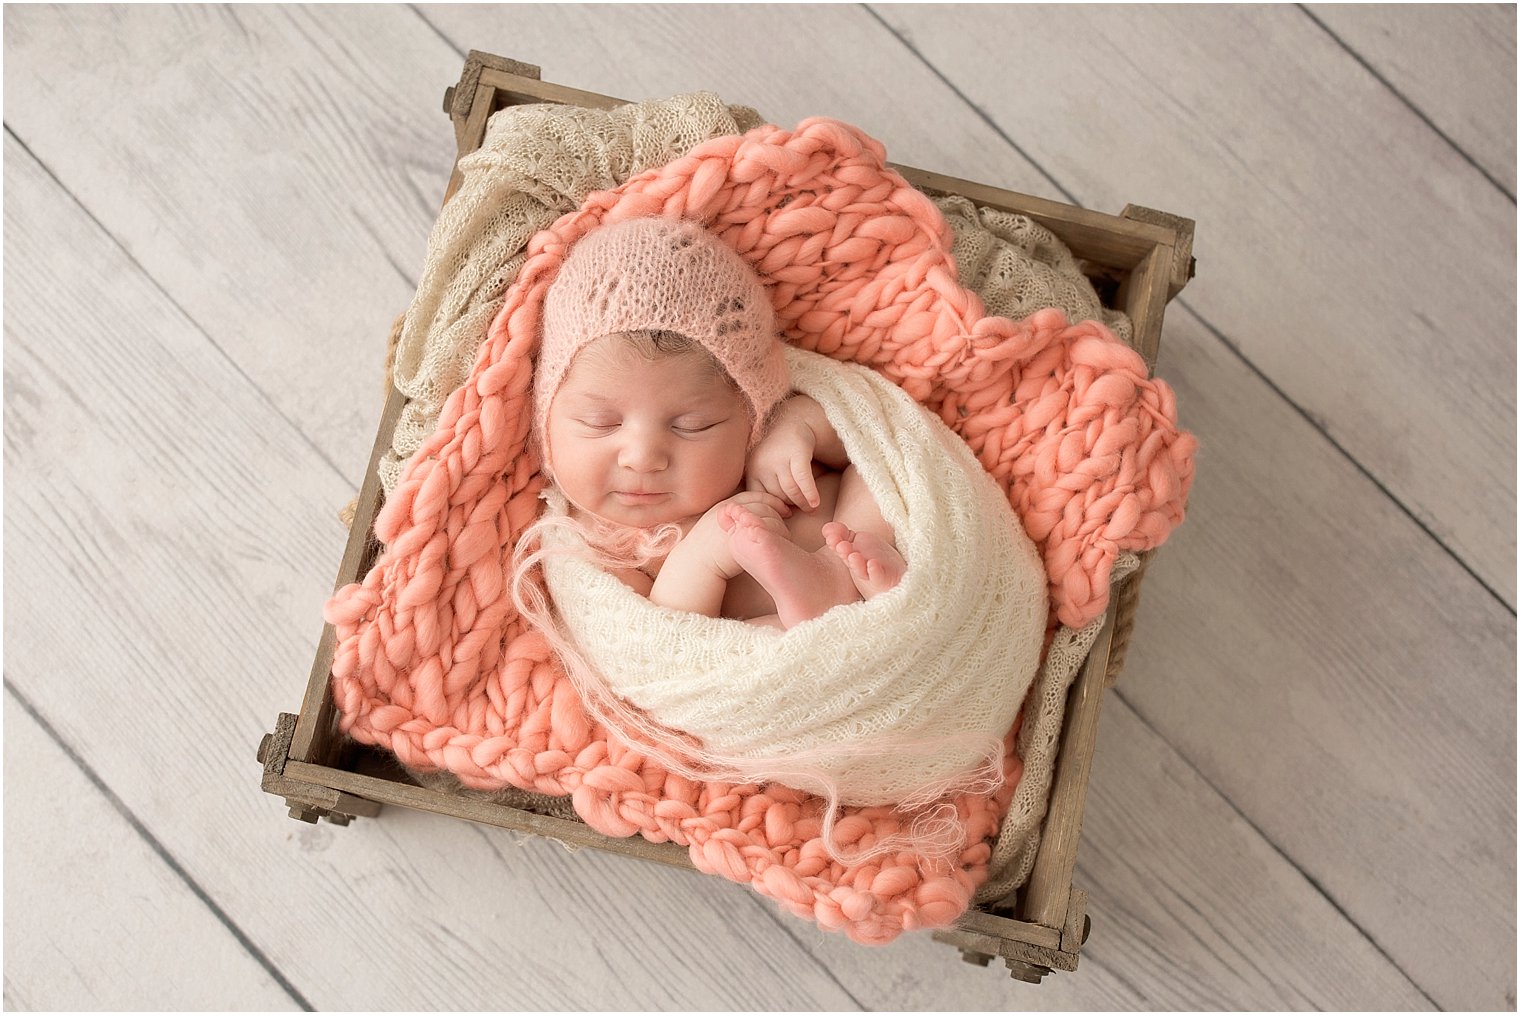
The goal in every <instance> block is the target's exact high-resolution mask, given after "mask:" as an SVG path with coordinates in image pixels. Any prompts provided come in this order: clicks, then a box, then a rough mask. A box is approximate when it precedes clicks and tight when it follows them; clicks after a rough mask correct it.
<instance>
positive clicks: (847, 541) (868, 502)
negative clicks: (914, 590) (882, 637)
mask: <svg viewBox="0 0 1520 1015" xmlns="http://www.w3.org/2000/svg"><path fill="white" fill-rule="evenodd" d="M823 539H824V543H825V544H826V546H827V548H828V549H830V550H831V551H833V552H834V553H835V554H837V555H838V557H839V559H840V560H842V561H844V562H845V565H846V566H847V567H848V568H849V571H850V578H851V579H852V580H853V581H854V583H855V588H856V590H857V591H859V593H860V597H861V598H862V599H870V598H871V597H872V596H878V595H880V594H881V593H883V592H885V591H887V590H888V589H890V588H895V587H896V585H897V583H898V582H900V581H902V576H903V573H904V572H905V571H907V569H908V562H907V561H905V560H904V559H903V556H902V554H900V553H898V552H897V547H896V541H897V540H896V537H895V534H894V533H893V532H892V526H890V525H888V524H887V522H886V519H884V518H882V516H881V509H880V508H878V507H877V506H876V498H874V497H872V496H871V491H870V488H868V487H867V486H866V483H865V480H863V479H861V478H860V473H858V472H856V471H855V467H854V466H853V465H852V466H850V467H848V468H846V469H845V470H844V474H843V475H842V476H840V478H839V500H838V501H837V502H836V503H835V505H834V520H833V521H831V522H829V523H828V524H827V525H825V526H824V527H823Z"/></svg>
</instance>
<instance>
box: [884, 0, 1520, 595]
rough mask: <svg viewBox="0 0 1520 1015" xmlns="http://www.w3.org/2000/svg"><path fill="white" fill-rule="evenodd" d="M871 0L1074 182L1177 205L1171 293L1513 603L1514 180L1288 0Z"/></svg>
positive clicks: (1105, 198) (1108, 202)
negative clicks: (1470, 157) (1176, 264)
mask: <svg viewBox="0 0 1520 1015" xmlns="http://www.w3.org/2000/svg"><path fill="white" fill-rule="evenodd" d="M877 11H878V13H879V14H880V15H881V16H882V17H884V18H885V19H886V20H887V21H889V22H890V23H892V24H893V25H895V26H897V27H898V28H900V29H901V30H903V31H905V32H907V33H909V34H910V36H911V39H912V43H913V45H914V47H915V48H916V49H917V50H918V51H919V52H921V53H923V54H924V56H925V57H926V58H927V59H929V60H931V61H933V62H934V64H935V65H936V66H938V67H939V68H940V69H941V70H942V71H943V72H944V73H945V75H946V76H947V77H948V78H949V79H950V80H951V81H952V82H954V83H955V84H956V86H957V87H958V88H960V89H961V91H962V92H964V93H965V95H966V96H967V98H968V99H969V100H970V101H971V102H973V103H976V104H977V105H978V106H979V107H981V108H982V109H984V110H986V111H987V113H988V114H989V115H990V116H991V117H992V118H993V119H994V120H995V121H996V122H997V123H998V124H999V125H1000V127H1001V128H1002V129H1003V130H1004V131H1005V132H1006V133H1007V134H1008V136H1009V137H1010V138H1012V140H1013V141H1014V143H1016V144H1018V145H1019V147H1020V148H1021V149H1022V150H1023V151H1024V152H1026V153H1028V154H1029V155H1030V157H1032V158H1033V159H1034V160H1035V161H1037V162H1039V163H1040V164H1041V165H1043V166H1044V167H1046V168H1047V169H1048V170H1049V171H1050V172H1051V174H1052V175H1053V176H1054V177H1055V178H1056V179H1057V180H1059V181H1060V182H1061V183H1062V185H1063V186H1064V187H1066V188H1067V189H1068V190H1070V191H1071V192H1072V193H1073V194H1074V195H1075V196H1076V198H1077V200H1079V201H1080V202H1081V203H1083V204H1085V205H1088V206H1090V207H1097V208H1102V209H1107V208H1110V207H1112V206H1116V205H1122V204H1123V203H1124V202H1126V201H1130V202H1134V203H1136V204H1144V205H1149V206H1151V207H1155V208H1160V209H1162V210H1165V211H1170V212H1174V213H1177V214H1180V215H1185V216H1187V217H1189V218H1194V219H1196V220H1197V222H1198V237H1197V245H1196V248H1195V253H1196V255H1197V257H1198V272H1199V275H1198V279H1197V281H1196V282H1194V283H1193V284H1192V285H1191V286H1189V288H1188V290H1187V291H1186V292H1184V293H1183V294H1182V296H1181V300H1182V302H1183V303H1184V304H1186V305H1187V306H1189V307H1192V308H1194V309H1195V310H1196V311H1197V312H1198V313H1199V314H1200V315H1201V316H1202V317H1203V318H1204V319H1205V320H1207V321H1208V322H1209V324H1210V325H1212V326H1213V327H1214V328H1216V329H1218V330H1219V331H1220V332H1222V333H1223V334H1224V335H1225V336H1226V337H1227V339H1228V340H1229V341H1230V342H1231V343H1233V344H1235V345H1236V346H1238V347H1239V348H1240V349H1241V350H1242V351H1243V352H1244V354H1245V355H1246V356H1247V357H1248V358H1249V359H1250V360H1251V361H1252V362H1253V363H1254V364H1255V366H1256V367H1257V368H1258V369H1259V370H1261V371H1262V372H1263V373H1264V374H1265V376H1267V377H1268V378H1270V379H1271V381H1272V382H1273V383H1274V384H1275V385H1277V386H1278V387H1279V388H1280V389H1282V390H1283V391H1284V392H1286V393H1287V395H1288V397H1290V398H1292V399H1293V400H1294V401H1295V402H1296V403H1297V404H1298V405H1299V406H1301V407H1302V408H1303V409H1304V410H1305V411H1306V412H1307V413H1309V414H1310V416H1312V417H1313V418H1314V419H1316V421H1317V422H1318V423H1319V424H1320V425H1321V426H1322V427H1323V428H1324V429H1325V431H1326V432H1327V433H1328V434H1329V435H1330V436H1331V437H1332V438H1333V439H1335V440H1336V441H1337V442H1338V443H1339V444H1340V445H1341V446H1342V447H1344V448H1346V450H1347V452H1348V453H1349V454H1350V455H1351V456H1352V457H1353V458H1355V459H1356V461H1357V462H1359V463H1360V464H1361V465H1362V466H1363V467H1365V468H1366V469H1367V470H1369V471H1370V472H1371V474H1372V475H1374V476H1376V477H1377V478H1378V480H1379V481H1380V482H1381V483H1383V484H1384V485H1385V486H1386V487H1387V488H1388V489H1389V490H1390V491H1392V493H1393V495H1394V496H1396V497H1398V498H1399V500H1400V501H1401V502H1402V503H1404V504H1405V505H1407V506H1408V508H1409V509H1410V510H1411V511H1412V512H1413V513H1414V514H1415V516H1416V517H1418V518H1420V519H1421V521H1422V522H1423V523H1425V524H1426V525H1428V526H1429V527H1430V529H1431V530H1432V531H1433V532H1434V533H1435V534H1436V535H1437V537H1439V538H1440V539H1441V540H1442V541H1443V542H1444V543H1445V544H1446V545H1447V546H1449V547H1450V548H1451V549H1452V550H1453V552H1455V553H1456V554H1457V556H1458V557H1460V558H1461V559H1462V560H1463V561H1464V562H1465V563H1466V564H1467V566H1468V567H1470V568H1472V569H1473V571H1474V572H1476V573H1477V574H1478V575H1480V576H1481V577H1482V578H1483V580H1484V581H1485V582H1486V583H1487V584H1488V585H1489V586H1490V587H1491V588H1493V589H1495V590H1496V591H1497V593H1498V594H1499V595H1500V596H1501V597H1502V598H1503V600H1504V602H1505V603H1507V604H1508V605H1509V607H1510V609H1511V611H1513V608H1514V603H1515V473H1514V469H1513V464H1514V461H1515V341H1514V335H1515V270H1514V269H1515V226H1514V223H1515V205H1514V202H1513V201H1512V200H1511V199H1509V198H1507V197H1506V196H1505V195H1504V194H1503V193H1501V192H1500V191H1499V190H1498V189H1497V188H1496V187H1494V186H1493V184H1492V183H1490V182H1489V181H1488V180H1486V179H1484V178H1483V176H1482V175H1481V174H1480V173H1479V172H1477V171H1476V170H1475V169H1474V168H1473V167H1472V166H1471V165H1470V164H1469V163H1468V162H1467V161H1466V160H1465V159H1464V158H1463V157H1462V156H1461V155H1460V154H1458V153H1457V152H1455V151H1453V150H1452V148H1451V147H1450V145H1448V144H1447V143H1446V142H1445V141H1443V140H1442V139H1441V138H1440V137H1439V136H1438V135H1437V134H1436V133H1435V132H1434V131H1432V130H1431V129H1430V128H1429V127H1428V126H1427V125H1426V124H1425V123H1423V122H1422V121H1421V120H1420V119H1419V118H1418V117H1417V116H1416V115H1415V114H1414V113H1412V112H1411V111H1410V110H1409V109H1408V107H1406V106H1405V105H1404V103H1402V102H1401V101H1400V100H1399V99H1398V98H1397V97H1395V96H1394V95H1393V94H1392V93H1391V92H1389V91H1388V89H1387V88H1386V87H1385V86H1384V85H1383V84H1382V83H1381V82H1379V81H1378V80H1377V79H1376V78H1374V77H1373V76H1372V75H1371V74H1370V73H1368V72H1367V71H1366V70H1365V69H1364V68H1363V67H1361V66H1360V65H1358V64H1357V63H1356V62H1355V61H1354V60H1353V59H1351V58H1350V57H1349V56H1348V55H1347V54H1346V52H1345V50H1344V49H1342V48H1341V47H1340V46H1339V45H1338V44H1337V43H1336V42H1335V41H1334V40H1333V39H1332V38H1330V36H1329V35H1327V34H1326V33H1325V32H1324V31H1323V30H1322V29H1320V28H1319V27H1318V26H1317V25H1315V24H1314V22H1313V21H1312V20H1311V19H1309V18H1308V17H1305V16H1304V14H1303V13H1302V12H1301V11H1299V10H1297V9H1295V8H1293V7H1289V6H1286V5H1283V6H1273V5H1268V6H1254V7H1253V6H1212V5H1206V6H1194V5H1174V6H1138V5H1137V6H1127V7H1112V6H1085V5H1068V6H1063V7H1037V8H1022V7H995V8H988V7H983V6H962V5H948V4H947V5H942V6H936V7H934V8H932V9H930V8H926V7H921V6H918V5H905V6H894V5H883V6H881V7H880V8H878V9H877ZM1015 39H1016V40H1017V48H1018V66H1019V73H1017V74H1009V73H1007V72H1006V63H1005V61H1004V59H1003V57H1004V55H1005V50H1004V46H1005V45H1006V44H1008V43H1009V42H1011V41H1012V40H1015ZM1074 71H1079V73H1080V76H1081V86H1080V87H1077V86H1075V85H1066V86H1063V85H1062V84H1061V82H1063V81H1065V80H1067V79H1068V78H1069V77H1070V76H1071V75H1072V74H1073V72H1074ZM1098 97H1102V98H1101V101H1100V100H1099V99H1098ZM1510 129H1511V132H1512V131H1513V124H1512V123H1511V125H1510ZM1184 412H1186V408H1184Z"/></svg>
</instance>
